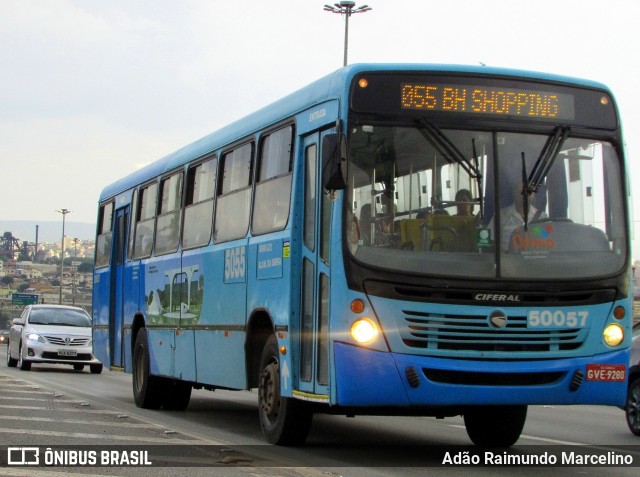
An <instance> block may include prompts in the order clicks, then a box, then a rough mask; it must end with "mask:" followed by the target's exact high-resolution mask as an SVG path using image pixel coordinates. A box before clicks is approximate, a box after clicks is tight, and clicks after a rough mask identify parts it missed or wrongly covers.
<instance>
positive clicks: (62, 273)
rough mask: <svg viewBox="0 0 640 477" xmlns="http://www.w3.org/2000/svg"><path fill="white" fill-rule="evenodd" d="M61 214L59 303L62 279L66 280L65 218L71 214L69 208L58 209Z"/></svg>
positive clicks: (60, 301)
mask: <svg viewBox="0 0 640 477" xmlns="http://www.w3.org/2000/svg"><path fill="white" fill-rule="evenodd" d="M56 212H58V213H59V214H62V243H61V246H62V250H61V252H60V300H59V304H60V305H62V281H63V280H64V219H65V217H66V215H67V214H70V213H71V211H70V210H69V209H60V210H56Z"/></svg>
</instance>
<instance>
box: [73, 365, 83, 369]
mask: <svg viewBox="0 0 640 477" xmlns="http://www.w3.org/2000/svg"><path fill="white" fill-rule="evenodd" d="M73 369H75V370H76V371H82V370H83V369H84V364H74V365H73Z"/></svg>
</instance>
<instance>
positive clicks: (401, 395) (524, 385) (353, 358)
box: [332, 342, 629, 407]
mask: <svg viewBox="0 0 640 477" xmlns="http://www.w3.org/2000/svg"><path fill="white" fill-rule="evenodd" d="M334 353H335V370H336V372H335V377H336V387H337V393H336V395H335V396H334V398H333V400H332V401H333V403H334V404H336V405H339V406H403V407H404V406H409V407H413V406H415V407H432V406H433V407H439V406H467V405H527V404H605V405H612V406H620V405H624V402H625V399H626V391H627V383H626V379H624V380H619V381H596V380H589V379H588V377H587V365H617V366H618V367H620V366H624V369H625V370H626V373H628V369H627V368H628V363H629V351H628V350H622V351H614V352H610V353H605V354H601V355H597V356H594V357H588V358H565V359H552V360H537V361H479V360H469V359H450V358H449V359H447V358H433V357H424V356H413V355H404V354H398V353H385V352H380V351H373V350H369V349H365V348H359V347H356V346H352V345H348V344H345V343H339V342H336V343H334Z"/></svg>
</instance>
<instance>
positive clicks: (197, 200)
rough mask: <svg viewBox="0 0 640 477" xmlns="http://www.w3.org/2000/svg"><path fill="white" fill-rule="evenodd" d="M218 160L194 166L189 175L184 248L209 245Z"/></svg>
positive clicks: (183, 234)
mask: <svg viewBox="0 0 640 477" xmlns="http://www.w3.org/2000/svg"><path fill="white" fill-rule="evenodd" d="M217 165H218V161H217V159H215V158H214V159H210V160H208V161H206V162H203V163H201V164H198V165H196V166H193V167H191V168H190V169H189V172H188V173H187V197H186V203H185V209H184V231H183V233H182V247H183V248H192V247H201V246H203V245H207V244H208V243H209V239H210V238H211V225H212V221H213V197H214V194H215V190H216V187H215V185H216V168H217Z"/></svg>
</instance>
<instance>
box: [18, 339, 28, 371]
mask: <svg viewBox="0 0 640 477" xmlns="http://www.w3.org/2000/svg"><path fill="white" fill-rule="evenodd" d="M22 355H23V350H22V343H20V351H18V368H20V369H21V370H22V371H29V370H30V369H31V362H30V361H28V360H26V359H24V358H23V357H22Z"/></svg>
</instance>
